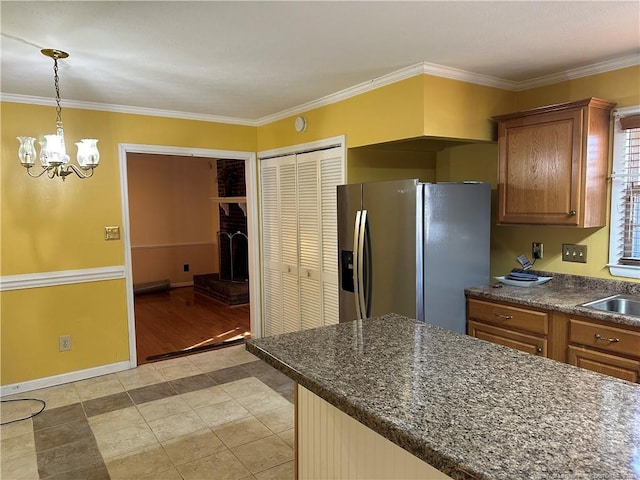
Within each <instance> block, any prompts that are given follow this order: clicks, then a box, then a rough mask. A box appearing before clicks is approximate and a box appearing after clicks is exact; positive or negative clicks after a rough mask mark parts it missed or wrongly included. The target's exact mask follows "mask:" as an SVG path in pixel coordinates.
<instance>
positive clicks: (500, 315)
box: [496, 313, 513, 320]
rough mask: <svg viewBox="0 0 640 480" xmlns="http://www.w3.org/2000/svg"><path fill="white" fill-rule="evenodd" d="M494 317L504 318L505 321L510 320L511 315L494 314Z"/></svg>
mask: <svg viewBox="0 0 640 480" xmlns="http://www.w3.org/2000/svg"><path fill="white" fill-rule="evenodd" d="M496 317H498V318H504V319H505V320H511V319H512V318H513V315H505V314H504V313H496Z"/></svg>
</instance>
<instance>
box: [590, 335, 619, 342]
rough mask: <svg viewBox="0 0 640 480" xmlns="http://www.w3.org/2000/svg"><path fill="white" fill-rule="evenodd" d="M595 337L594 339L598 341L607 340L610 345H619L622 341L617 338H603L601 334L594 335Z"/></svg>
mask: <svg viewBox="0 0 640 480" xmlns="http://www.w3.org/2000/svg"><path fill="white" fill-rule="evenodd" d="M593 337H594V338H595V339H596V340H605V341H607V342H609V343H618V342H619V341H620V339H619V338H615V337H614V338H608V337H603V336H602V335H600V334H599V333H596V334H594V335H593Z"/></svg>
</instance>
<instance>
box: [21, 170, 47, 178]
mask: <svg viewBox="0 0 640 480" xmlns="http://www.w3.org/2000/svg"><path fill="white" fill-rule="evenodd" d="M26 168H27V173H28V174H29V176H30V177H31V178H40V177H41V176H42V175H44V174H45V173H47V172H48V171H49V169H48V168H43V167H41V168H42V170H41V171H40V173H39V174H37V175H34V174H33V173H31V168H32V167H26Z"/></svg>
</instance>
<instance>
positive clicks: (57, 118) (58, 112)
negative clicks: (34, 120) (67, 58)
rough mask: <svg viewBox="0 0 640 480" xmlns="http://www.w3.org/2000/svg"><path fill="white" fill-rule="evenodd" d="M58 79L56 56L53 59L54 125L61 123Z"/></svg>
mask: <svg viewBox="0 0 640 480" xmlns="http://www.w3.org/2000/svg"><path fill="white" fill-rule="evenodd" d="M59 81H60V78H59V77H58V56H57V55H55V56H54V57H53V82H54V84H55V87H56V123H58V124H59V123H62V108H61V107H60V84H59Z"/></svg>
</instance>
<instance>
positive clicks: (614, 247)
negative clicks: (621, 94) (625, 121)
mask: <svg viewBox="0 0 640 480" xmlns="http://www.w3.org/2000/svg"><path fill="white" fill-rule="evenodd" d="M638 114H640V105H635V106H632V107H625V108H618V109H616V110H615V111H614V121H613V158H612V166H611V172H612V175H611V177H610V178H611V192H610V197H609V200H610V206H611V208H610V211H611V213H610V215H609V263H608V264H607V267H609V273H611V275H613V276H616V277H626V278H637V279H640V265H624V264H620V263H618V261H619V260H620V250H621V245H619V242H618V239H619V238H621V234H622V232H623V230H624V228H625V223H624V216H625V213H626V212H624V211H622V212H621V211H619V210H618V209H617V208H616V203H617V199H618V198H620V196H621V194H622V193H621V192H622V190H623V189H624V185H625V183H626V181H625V180H624V179H623V178H620V177H617V178H616V176H615V174H616V172H621V171H623V168H624V167H623V163H624V158H625V130H623V129H622V127H621V125H620V119H621V118H624V117H628V116H631V115H638Z"/></svg>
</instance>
